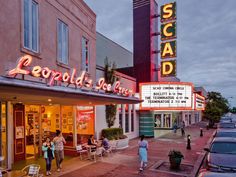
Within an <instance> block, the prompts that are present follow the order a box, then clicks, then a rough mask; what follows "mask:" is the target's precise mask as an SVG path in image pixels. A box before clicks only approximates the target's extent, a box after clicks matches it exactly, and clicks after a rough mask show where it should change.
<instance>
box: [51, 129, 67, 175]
mask: <svg viewBox="0 0 236 177" xmlns="http://www.w3.org/2000/svg"><path fill="white" fill-rule="evenodd" d="M53 142H54V145H55V157H56V164H57V171H58V172H59V171H61V169H62V161H63V159H64V144H66V141H65V138H64V137H63V136H62V133H61V131H60V130H56V137H55V138H54V139H53Z"/></svg>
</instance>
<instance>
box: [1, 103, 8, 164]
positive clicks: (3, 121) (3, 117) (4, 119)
mask: <svg viewBox="0 0 236 177" xmlns="http://www.w3.org/2000/svg"><path fill="white" fill-rule="evenodd" d="M6 107H7V106H6V103H5V102H0V167H2V168H6V166H7V152H8V151H7V114H6V112H7V111H6Z"/></svg>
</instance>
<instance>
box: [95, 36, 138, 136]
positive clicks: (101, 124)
mask: <svg viewBox="0 0 236 177" xmlns="http://www.w3.org/2000/svg"><path fill="white" fill-rule="evenodd" d="M96 42H97V43H96V46H97V54H96V55H97V58H96V62H97V70H96V73H97V74H96V76H97V78H100V77H104V66H105V65H104V63H105V59H106V58H107V59H108V62H111V63H115V65H116V68H122V67H130V66H133V54H132V52H130V51H128V50H127V49H125V48H123V47H122V46H120V45H119V44H117V43H115V42H114V41H112V40H110V39H109V38H107V37H106V36H104V35H102V34H101V33H99V32H97V41H96ZM115 77H116V78H118V79H119V80H120V81H121V83H122V86H124V87H127V88H131V89H132V90H136V79H135V78H134V77H131V76H128V75H126V74H123V73H121V72H119V69H118V71H116V72H115ZM103 117H104V118H105V117H106V115H105V106H104V105H101V106H96V126H95V132H96V135H97V137H98V138H99V137H100V133H101V130H102V129H104V128H106V127H107V123H106V120H105V119H102V118H103ZM138 118H139V117H138V113H137V111H136V107H135V105H134V104H118V105H117V114H116V119H115V124H114V126H113V127H120V128H123V132H124V134H125V135H127V136H128V138H129V139H130V138H135V137H137V136H138V135H139V119H138Z"/></svg>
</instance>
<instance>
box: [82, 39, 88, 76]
mask: <svg viewBox="0 0 236 177" xmlns="http://www.w3.org/2000/svg"><path fill="white" fill-rule="evenodd" d="M83 40H85V41H87V42H88V44H87V46H88V50H87V52H88V66H86V60H85V62H84V63H85V65H83ZM85 59H86V58H85ZM89 66H90V41H89V40H88V38H86V37H84V36H82V38H81V70H82V71H86V72H89V70H90V69H89Z"/></svg>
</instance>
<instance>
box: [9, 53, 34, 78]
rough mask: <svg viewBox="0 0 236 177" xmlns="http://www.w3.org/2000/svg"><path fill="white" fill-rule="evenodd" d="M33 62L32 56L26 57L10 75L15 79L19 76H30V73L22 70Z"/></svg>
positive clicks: (21, 59) (19, 61)
mask: <svg viewBox="0 0 236 177" xmlns="http://www.w3.org/2000/svg"><path fill="white" fill-rule="evenodd" d="M31 62H32V57H31V56H30V55H25V56H23V57H21V58H20V59H19V60H18V65H17V66H16V68H14V69H12V70H10V71H9V72H8V75H10V76H13V77H15V76H16V75H17V74H29V73H30V71H28V70H24V69H22V68H23V67H26V66H29V65H30V64H31Z"/></svg>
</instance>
